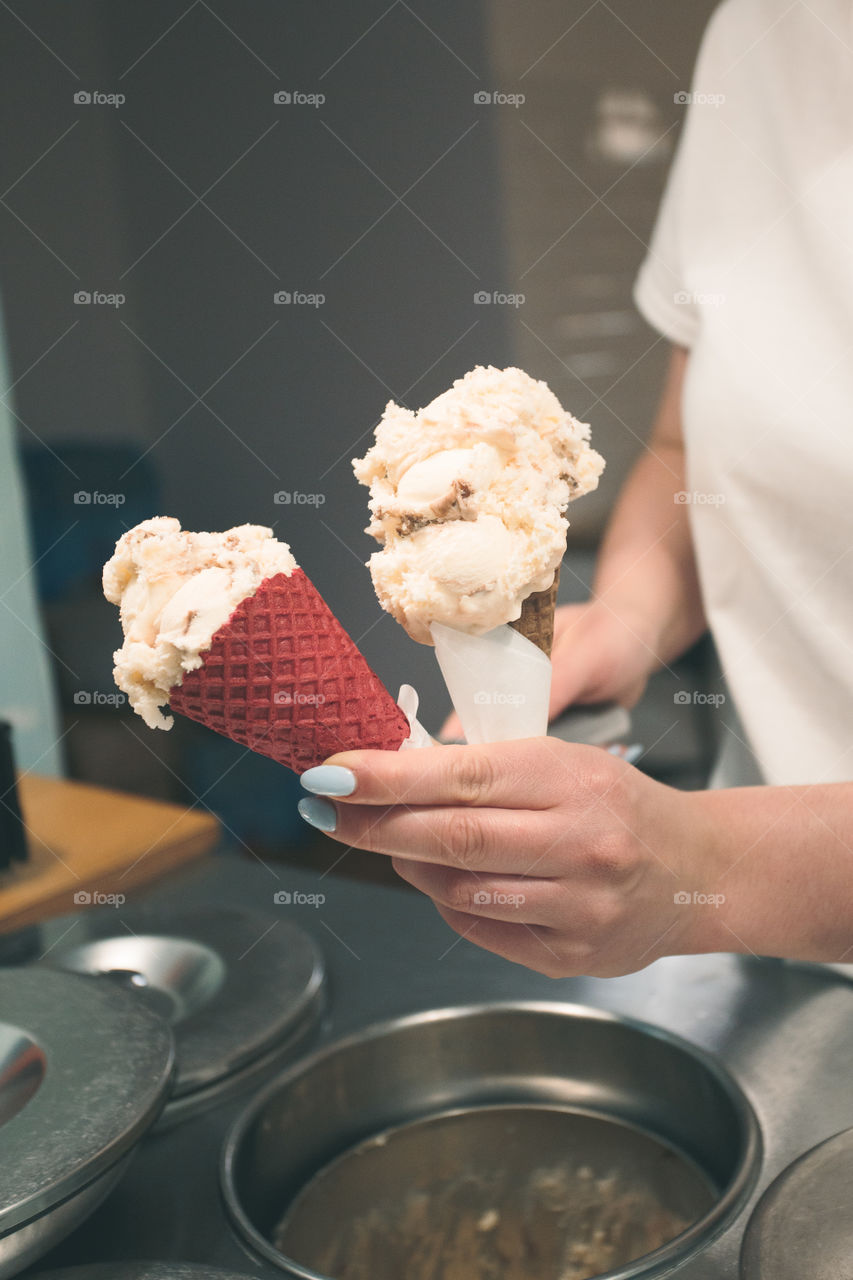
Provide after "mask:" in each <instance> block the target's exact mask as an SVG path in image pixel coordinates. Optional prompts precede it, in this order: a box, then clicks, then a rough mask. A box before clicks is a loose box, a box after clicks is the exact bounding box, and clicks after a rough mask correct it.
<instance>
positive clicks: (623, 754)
mask: <svg viewBox="0 0 853 1280" xmlns="http://www.w3.org/2000/svg"><path fill="white" fill-rule="evenodd" d="M607 750H608V751H609V752H610V754H611V755H612V756H618V757H619V759H620V760H624V761H625V763H626V764H636V762H637V761H638V760H639V758H640V756H642V755H644V754H645V751H646V748H645V747H644V746H643V744H642V742H632V743H631V745H630V746H627V745H626V744H625V743H624V742H614V743H613V745H612V746H611V747H608V748H607Z"/></svg>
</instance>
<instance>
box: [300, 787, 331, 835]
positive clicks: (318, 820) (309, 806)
mask: <svg viewBox="0 0 853 1280" xmlns="http://www.w3.org/2000/svg"><path fill="white" fill-rule="evenodd" d="M296 807H297V809H298V810H299V815H300V817H302V818H304V819H305V821H306V822H307V823H308V825H309V826H311V827H316V828H317V830H318V831H327V832H328V831H334V829H335V827H336V826H337V825H338V814H337V810H336V809H335V806H334V805H333V804H330V803H329V801H328V800H321V799H320V798H319V796H306V797H305V799H304V800H300V801H299V804H298V805H297V806H296Z"/></svg>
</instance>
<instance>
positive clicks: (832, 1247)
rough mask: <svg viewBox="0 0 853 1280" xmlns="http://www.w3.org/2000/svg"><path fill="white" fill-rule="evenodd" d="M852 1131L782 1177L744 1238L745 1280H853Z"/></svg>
mask: <svg viewBox="0 0 853 1280" xmlns="http://www.w3.org/2000/svg"><path fill="white" fill-rule="evenodd" d="M851 1205H853V1129H846V1130H845V1131H844V1132H843V1133H838V1134H836V1135H835V1137H834V1138H827V1140H826V1141H825V1142H821V1143H819V1144H818V1146H816V1147H812V1149H811V1151H807V1152H806V1154H805V1155H803V1156H800V1158H799V1160H795V1161H794V1163H793V1164H790V1165H788V1167H787V1169H783V1171H782V1172H781V1173H780V1174H779V1176H778V1178H776V1180H775V1182H771V1184H770V1186H769V1187H768V1188H767V1190H766V1191H765V1192H764V1195H763V1196H762V1197H761V1199H760V1200H759V1202H758V1206H757V1208H756V1209H755V1211H754V1213H753V1215H752V1217H751V1218H750V1220H749V1224H748V1226H747V1229H746V1235H745V1236H744V1239H743V1248H742V1251H741V1263H740V1273H741V1276H742V1277H743V1280H803V1278H804V1277H806V1276H807V1277H808V1280H853V1211H851Z"/></svg>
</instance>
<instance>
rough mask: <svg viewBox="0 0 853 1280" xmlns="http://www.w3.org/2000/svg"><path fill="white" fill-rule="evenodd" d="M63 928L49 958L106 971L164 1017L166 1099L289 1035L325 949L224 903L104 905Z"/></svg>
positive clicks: (311, 995)
mask: <svg viewBox="0 0 853 1280" xmlns="http://www.w3.org/2000/svg"><path fill="white" fill-rule="evenodd" d="M84 924H85V925H86V932H87V934H88V940H87V941H86V942H83V943H77V944H76V945H75V942H76V937H75V935H74V933H73V932H72V933H69V936H68V941H67V943H66V944H65V946H63V947H61V948H56V949H55V950H54V951H53V952H51V955H50V957H49V960H48V961H47V963H48V964H50V965H51V966H55V967H58V968H62V969H71V970H74V971H75V972H79V973H85V974H89V975H95V974H100V975H105V976H108V977H110V978H112V980H113V981H115V982H118V983H119V984H120V985H123V986H126V987H128V988H129V989H130V990H132V991H134V992H135V993H136V994H137V995H138V997H139V1000H140V1003H144V1004H148V1005H149V1007H150V1008H151V1009H153V1011H154V1012H156V1013H159V1014H160V1015H161V1016H163V1017H165V1018H166V1019H167V1020H168V1021H169V1022H170V1023H171V1024H172V1029H173V1032H174V1036H175V1048H176V1054H177V1071H176V1079H175V1085H174V1088H173V1091H172V1097H173V1098H179V1097H182V1096H184V1095H186V1094H190V1093H194V1092H196V1091H198V1090H202V1089H206V1088H207V1087H208V1086H210V1085H211V1084H212V1083H213V1082H214V1081H218V1080H222V1079H224V1078H225V1077H228V1076H231V1075H234V1074H235V1073H237V1072H238V1071H239V1070H240V1069H241V1068H242V1067H244V1066H245V1065H246V1064H247V1063H250V1062H254V1061H255V1060H256V1059H258V1058H260V1057H261V1056H263V1055H264V1054H265V1053H268V1052H269V1051H270V1050H271V1049H272V1048H274V1047H275V1046H277V1045H279V1044H281V1043H282V1041H284V1040H287V1039H288V1038H289V1037H290V1036H291V1034H292V1033H293V1032H294V1031H295V1030H296V1029H297V1027H299V1025H300V1024H301V1023H302V1022H303V1021H304V1020H305V1018H306V1016H308V1015H309V1014H310V1012H311V1011H312V1009H314V1008H315V1007H318V1006H319V1000H318V997H319V994H320V992H321V989H322V986H323V982H324V979H325V966H324V963H323V957H322V954H321V953H320V950H319V948H318V947H317V945H316V943H315V942H314V941H313V940H312V939H311V938H310V937H309V936H308V934H307V933H305V931H304V930H303V929H300V928H299V927H298V926H297V925H295V924H292V923H290V922H289V921H286V920H283V919H281V917H280V916H278V917H277V916H269V915H265V914H262V913H260V912H252V911H242V910H237V909H234V908H229V907H210V908H199V909H197V910H194V911H186V910H181V909H174V908H169V907H163V906H162V905H158V904H151V905H149V906H146V907H143V908H136V909H134V910H128V911H125V910H119V911H116V910H113V909H107V910H106V911H103V912H98V913H97V915H95V914H94V913H93V916H92V918H91V919H89V920H86V921H84Z"/></svg>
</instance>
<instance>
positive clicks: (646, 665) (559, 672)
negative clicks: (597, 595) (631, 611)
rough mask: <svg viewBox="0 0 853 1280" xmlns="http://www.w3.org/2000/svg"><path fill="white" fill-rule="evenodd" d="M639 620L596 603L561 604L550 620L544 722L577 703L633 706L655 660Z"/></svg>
mask: <svg viewBox="0 0 853 1280" xmlns="http://www.w3.org/2000/svg"><path fill="white" fill-rule="evenodd" d="M646 630H647V628H646V626H645V623H644V621H643V620H641V619H640V618H639V617H636V618H632V617H626V616H623V615H621V614H616V613H615V612H614V611H613V610H612V609H611V608H609V607H608V606H607V605H606V604H604V603H603V602H602V601H599V600H591V601H590V602H589V603H588V604H567V605H563V606H562V607H561V608H559V609H558V610H557V612H556V614H555V615H554V647H553V649H552V652H551V664H552V669H553V670H552V676H551V705H550V708H549V712H548V717H549V719H551V720H553V719H554V717H555V716H557V715H559V713H560V712H561V711H563V710H565V708H566V707H569V706H573V705H574V704H577V703H590V702H618V703H621V705H622V706H624V707H633V706H634V704H635V703H637V702H639V700H640V698H641V697H642V696H643V693H644V691H645V688H646V684H647V683H648V679H649V676H650V675H651V673H652V671H653V670H654V669H655V667H657V666H658V665H659V664H658V661H657V658H656V657H655V654H654V652H653V650H652V648H651V645H650V642H649V639H648V638H647V636H646Z"/></svg>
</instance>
